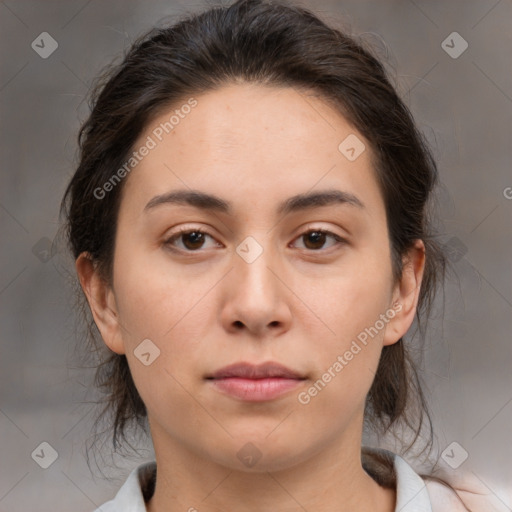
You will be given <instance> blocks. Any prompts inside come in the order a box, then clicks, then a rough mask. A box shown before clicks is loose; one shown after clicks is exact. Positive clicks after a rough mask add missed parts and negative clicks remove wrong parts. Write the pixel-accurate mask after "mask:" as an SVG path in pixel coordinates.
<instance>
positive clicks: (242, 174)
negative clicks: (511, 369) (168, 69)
mask: <svg viewBox="0 0 512 512" xmlns="http://www.w3.org/2000/svg"><path fill="white" fill-rule="evenodd" d="M196 99H197V101H198V104H197V106H196V107H195V108H194V109H193V110H192V111H191V113H190V114H188V115H187V116H186V117H185V118H184V119H182V120H180V123H179V124H178V125H176V126H175V128H174V129H173V131H171V132H170V133H169V134H168V135H166V136H165V138H164V139H163V141H162V142H160V143H159V144H158V145H157V147H156V148H154V149H152V150H151V151H150V152H149V154H148V155H147V156H145V157H144V159H143V160H142V161H141V162H140V163H139V164H138V165H137V167H136V168H135V169H134V170H133V171H132V172H131V174H130V175H129V176H128V178H126V182H125V183H124V190H123V196H122V201H121V206H120V211H119V218H118V228H117V234H116V246H115V254H114V267H113V268H114V270H113V282H112V286H109V285H108V284H107V283H105V282H104V281H102V279H101V278H100V276H99V275H98V272H97V271H96V270H95V269H94V266H93V265H92V262H91V260H90V259H89V258H88V255H87V254H86V253H84V254H82V255H81V256H80V257H79V258H78V260H77V262H76V267H77V272H78V275H79V277H80V281H81V284H82V287H83V289H84V292H85V294H86V296H87V298H88V301H89V304H90V307H91V310H92V312H93V315H94V320H95V322H96V324H97V326H98V328H99V330H100V332H101V335H102V337H103V340H104V342H105V343H106V344H107V346H108V347H109V348H110V349H111V350H113V351H114V352H116V353H118V354H126V356H127V360H128V363H129V365H130V370H131V372H132V375H133V378H134V381H135V384H136V386H137V389H138V390H139V393H140V395H141V397H142V399H143V401H144V403H145V404H146V407H147V410H148V419H149V425H150V429H151V435H152V439H153V443H154V447H155V454H156V461H157V466H158V477H157V483H156V490H155V494H154V496H153V498H152V499H151V500H150V501H149V503H148V504H147V510H148V511H150V512H163V511H171V512H172V511H178V510H180V511H182V510H194V509H193V508H192V507H194V508H195V509H197V510H198V511H200V512H213V511H221V510H238V511H244V512H245V511H247V512H249V511H251V512H255V511H261V510H277V511H280V512H288V511H290V512H291V511H296V510H298V509H300V508H301V507H304V509H306V510H322V511H325V512H334V511H336V512H340V511H347V512H348V511H353V510H373V511H377V512H391V511H393V510H394V509H395V502H396V495H395V491H394V490H390V489H384V488H382V487H380V486H379V485H378V484H377V483H376V482H375V481H374V480H373V479H372V478H371V477H370V476H369V475H368V474H367V473H366V472H365V471H364V470H363V468H362V466H361V459H360V449H361V442H362V425H363V423H362V422H363V412H364V402H365V397H366V395H367V393H368V391H369V389H370V386H371V384H372V380H373V378H374V375H375V372H376V369H377V364H378V360H379V356H380V353H381V350H382V348H383V347H384V346H385V345H390V344H393V343H395V342H396V341H397V340H398V339H399V338H400V337H401V336H403V335H404V334H405V333H406V331H407V330H408V328H409V327H410V325H411V323H412V321H413V318H414V313H415V311H416V307H417V301H418V294H419V287H420V283H421V279H422V275H423V269H424V262H425V255H424V245H423V243H422V242H421V241H419V240H418V241H417V242H416V243H415V245H414V247H413V248H412V249H411V250H410V252H409V254H408V255H407V257H406V258H405V259H404V271H403V277H402V279H401V280H400V281H399V282H396V283H394V282H393V281H392V273H391V255H390V247H389V240H388V232H387V226H386V214H385V208H384V202H383V198H382V195H381V193H380V191H379V188H378V185H377V181H376V178H375V174H374V170H373V168H372V164H371V158H370V156H371V155H370V147H369V144H368V142H367V141H366V140H365V138H364V137H363V136H362V135H361V134H360V133H358V132H357V131H356V130H355V129H354V128H353V127H352V126H351V125H349V124H348V122H347V121H346V120H345V119H344V117H343V116H341V114H340V113H338V112H337V111H335V110H333V109H332V108H331V107H329V106H328V105H327V104H326V103H325V102H324V101H323V100H322V99H320V98H318V97H314V96H312V95H306V94H305V93H304V92H300V93H299V92H298V91H296V90H294V89H292V88H276V87H265V86H261V85H254V84H236V85H229V86H225V87H223V88H221V89H218V90H217V91H214V92H209V93H205V94H202V95H198V96H196ZM178 107H179V106H178ZM174 108H176V107H174ZM174 108H173V109H170V110H169V112H167V111H166V112H164V113H162V115H160V116H158V118H156V119H155V120H153V121H152V122H151V123H150V124H149V125H148V126H147V128H146V130H145V131H144V133H143V134H142V135H141V137H140V139H139V141H138V143H137V144H135V147H139V146H140V145H141V144H142V143H143V142H144V141H145V140H146V138H147V136H148V135H151V133H152V130H153V129H154V127H155V126H157V125H158V124H159V123H160V122H163V121H165V120H168V118H169V116H170V113H171V112H172V110H174ZM349 134H356V136H357V137H358V138H359V139H360V140H361V141H363V142H364V143H365V146H366V150H365V151H363V153H362V154H361V155H360V156H359V157H358V158H357V159H356V160H355V161H349V160H348V159H347V158H346V157H345V156H344V155H343V154H342V153H341V152H340V151H339V150H338V145H339V144H340V142H341V141H343V140H344V139H345V138H346V137H347V136H348V135H349ZM178 189H185V190H188V189H194V190H199V191H202V192H207V193H209V194H214V195H216V196H219V197H221V198H222V199H224V200H226V201H229V202H231V203H232V208H233V212H232V214H226V213H221V212H212V211H204V210H201V209H198V208H196V207H193V206H190V205H183V204H160V205H159V206H156V207H154V208H152V209H150V210H148V211H145V210H144V208H145V206H146V204H147V203H148V202H149V201H150V200H151V199H152V198H153V197H154V196H157V195H160V194H165V193H167V192H170V191H173V190H178ZM327 189H336V190H341V191H346V192H350V193H352V194H354V195H356V196H357V197H358V198H359V199H360V201H361V202H362V203H363V204H364V208H358V207H355V206H353V205H350V204H331V205H327V206H320V207H319V206H317V207H313V208H309V209H306V210H302V211H296V212H292V213H290V214H288V215H286V216H283V215H278V214H277V213H276V207H277V205H278V204H280V203H281V202H282V201H283V200H285V199H287V198H289V197H291V196H294V195H296V194H301V193H306V192H311V191H323V190H327ZM181 227H183V228H190V230H191V231H193V230H194V229H201V230H203V231H205V232H207V233H208V235H209V236H206V237H205V238H204V242H203V245H201V243H198V242H197V241H196V242H195V243H194V238H192V239H191V238H190V237H187V236H185V237H183V236H182V237H178V238H176V239H175V240H174V242H170V243H169V244H167V245H166V243H165V242H166V240H168V239H169V238H170V236H171V235H174V234H176V232H177V229H179V228H181ZM312 228H315V229H324V230H328V231H331V232H333V233H335V234H336V235H338V236H340V237H341V238H343V239H344V240H345V242H344V243H342V244H340V243H337V242H336V240H335V239H334V238H332V237H331V236H327V237H326V238H325V240H324V241H323V242H322V241H319V242H318V241H316V242H315V239H314V238H313V239H311V237H308V236H307V233H308V231H314V230H315V229H312ZM305 233H306V235H305ZM248 236H251V237H253V238H254V239H255V240H257V242H258V243H259V245H260V246H261V248H262V249H263V252H262V254H261V255H260V256H259V257H258V258H257V259H256V260H255V261H253V262H252V263H248V262H246V261H245V260H244V259H243V258H242V257H240V256H239V254H237V252H236V248H237V246H238V245H239V244H240V243H241V242H242V241H243V240H244V239H245V238H246V237H248ZM171 243H174V247H175V251H172V250H171V249H170V245H171ZM180 249H181V252H179V251H180ZM194 249H195V251H194ZM187 250H188V252H186V251H187ZM394 304H400V305H401V308H400V311H399V312H397V313H396V315H395V316H394V318H392V319H390V320H389V321H388V322H387V323H386V325H385V328H384V329H381V330H380V331H379V332H378V335H376V336H375V337H373V338H372V339H370V341H369V343H368V344H367V345H366V346H365V347H364V348H363V349H362V350H361V351H360V352H359V353H358V354H357V355H356V356H354V358H353V359H352V360H351V361H350V362H349V363H348V364H347V365H346V366H345V367H344V368H343V370H342V371H341V372H339V373H338V374H337V375H336V377H335V378H332V380H331V381H330V382H329V383H328V384H327V385H326V386H325V387H324V388H323V389H322V390H321V392H319V393H318V394H317V395H316V396H314V397H312V398H311V401H310V402H309V403H308V404H307V405H303V404H301V403H299V401H298V398H297V396H298V393H299V392H301V391H304V390H307V389H309V388H310V387H311V385H312V384H313V383H314V382H315V381H317V380H318V379H319V378H321V376H322V374H324V373H325V371H326V370H327V369H328V368H329V367H332V365H333V363H334V362H335V361H336V359H337V357H338V355H342V354H344V353H345V351H346V350H347V349H349V348H350V345H351V342H352V341H353V340H355V339H356V337H357V335H358V334H359V333H361V332H362V331H364V329H365V328H367V327H369V326H373V325H374V324H375V322H376V320H377V319H378V318H379V315H381V314H384V313H385V312H386V311H387V310H388V309H390V308H392V307H393V305H394ZM148 338H149V339H150V340H151V341H152V342H153V343H154V344H155V345H156V346H157V347H158V348H159V350H160V356H159V357H158V358H156V359H155V360H154V362H152V363H151V364H150V365H148V366H146V365H144V364H142V363H141V362H140V360H139V359H138V358H137V357H136V356H135V355H134V350H135V349H136V348H137V346H138V345H139V344H140V343H141V342H142V340H144V339H148ZM239 361H247V362H252V363H254V364H257V363H260V362H265V361H277V362H280V363H281V364H283V365H285V366H287V367H288V368H291V369H293V370H295V371H298V372H299V373H301V374H302V375H303V376H305V377H306V380H304V381H303V382H302V383H301V384H300V385H299V387H297V388H296V389H294V390H292V391H291V392H288V393H286V394H285V395H283V396H281V397H279V398H277V399H274V400H271V401H267V402H261V403H250V402H245V401H243V400H240V399H236V398H233V397H231V396H227V395H225V394H222V393H220V392H219V391H217V390H216V389H214V387H213V386H212V385H211V382H209V381H207V380H205V376H206V375H208V374H211V373H212V372H213V371H215V370H218V369H220V368H222V367H224V366H226V365H228V364H231V363H234V362H239ZM249 442H250V443H253V444H254V445H255V446H256V447H257V449H258V450H259V452H260V453H261V458H260V460H259V461H258V462H257V463H256V464H255V465H254V466H253V467H246V466H245V465H244V464H242V463H241V461H240V460H239V458H238V457H237V452H239V450H240V449H241V448H242V447H243V446H244V445H246V443H249Z"/></svg>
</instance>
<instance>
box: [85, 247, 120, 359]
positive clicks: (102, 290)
mask: <svg viewBox="0 0 512 512" xmlns="http://www.w3.org/2000/svg"><path fill="white" fill-rule="evenodd" d="M75 268H76V271H77V274H78V278H79V280H80V285H81V286H82V290H83V291H84V293H85V296H86V297H87V302H88V303H89V307H90V308H91V312H92V316H93V318H94V323H95V324H96V326H97V327H98V329H99V331H100V333H101V337H102V338H103V341H104V342H105V345H107V347H108V348H110V350H112V351H113V352H116V353H117V354H124V353H125V349H124V343H123V339H122V336H121V325H120V324H119V318H118V314H117V306H116V302H115V297H114V292H113V290H112V288H111V286H109V285H108V284H107V283H106V282H105V280H104V279H102V278H101V276H100V274H99V271H98V269H97V265H96V264H95V262H94V261H93V260H92V258H91V256H90V254H89V253H86V252H83V253H82V254H80V256H78V258H77V260H76V262H75Z"/></svg>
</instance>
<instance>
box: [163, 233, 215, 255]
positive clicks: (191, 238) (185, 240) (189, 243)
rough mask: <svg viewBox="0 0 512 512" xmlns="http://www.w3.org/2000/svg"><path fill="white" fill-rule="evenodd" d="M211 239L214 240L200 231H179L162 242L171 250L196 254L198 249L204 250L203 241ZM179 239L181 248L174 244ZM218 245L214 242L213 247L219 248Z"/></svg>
mask: <svg viewBox="0 0 512 512" xmlns="http://www.w3.org/2000/svg"><path fill="white" fill-rule="evenodd" d="M207 237H208V238H211V239H212V240H215V239H214V238H213V237H212V236H211V235H209V234H208V233H206V232H205V231H202V230H200V229H186V228H185V229H181V230H180V231H179V232H178V233H175V234H173V235H172V236H170V237H169V238H167V239H166V240H165V242H164V244H165V245H167V246H171V248H177V249H179V250H181V251H185V252H194V251H195V252H197V250H198V249H204V248H205V247H204V245H205V240H206V239H207ZM180 239H181V247H179V246H177V245H176V244H175V242H176V241H179V240H180ZM219 245H220V244H219V243H218V242H215V243H214V244H213V247H219Z"/></svg>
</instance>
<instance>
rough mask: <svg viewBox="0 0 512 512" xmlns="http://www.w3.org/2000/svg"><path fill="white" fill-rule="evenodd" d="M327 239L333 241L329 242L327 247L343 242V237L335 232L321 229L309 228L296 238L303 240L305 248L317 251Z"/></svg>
mask: <svg viewBox="0 0 512 512" xmlns="http://www.w3.org/2000/svg"><path fill="white" fill-rule="evenodd" d="M329 239H331V240H334V243H331V245H330V246H329V247H333V246H335V245H339V244H341V243H344V242H345V240H343V238H341V237H339V236H338V235H336V234H335V233H332V232H331V231H326V230H323V229H312V230H309V231H307V232H306V233H303V234H302V235H300V236H299V238H298V240H303V242H304V248H305V249H309V250H312V251H318V250H319V249H322V248H325V247H324V245H325V243H326V241H327V240H329ZM329 247H327V248H329Z"/></svg>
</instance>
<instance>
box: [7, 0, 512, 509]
mask: <svg viewBox="0 0 512 512" xmlns="http://www.w3.org/2000/svg"><path fill="white" fill-rule="evenodd" d="M301 4H302V5H304V6H306V7H309V8H311V9H313V10H315V11H316V12H317V13H318V14H320V16H321V17H322V18H323V19H324V20H325V21H327V22H329V23H332V24H335V25H337V26H338V27H341V28H345V29H348V30H349V31H351V32H353V33H354V34H356V35H360V36H361V37H362V38H363V39H364V40H365V41H367V42H368V43H369V44H373V45H375V47H376V51H377V53H378V54H380V55H381V56H382V58H384V59H386V60H387V63H388V64H387V65H388V68H389V69H390V72H391V77H392V79H393V81H394V83H395V85H396V87H397V88H398V91H399V93H400V95H401V96H402V98H403V99H404V101H405V102H406V104H407V105H408V106H409V108H410V109H411V111H412V112H413V114H414V116H415V118H416V121H417V123H418V125H419V127H420V129H421V130H422V131H423V132H424V133H425V135H426V137H427V138H428V140H429V141H430V143H431V144H432V146H433V149H434V154H435V156H436V158H437V160H438V164H439V170H440V175H441V181H442V187H441V189H440V191H439V195H438V204H437V207H436V210H437V214H438V217H439V221H440V222H439V231H440V235H441V240H442V242H443V244H444V245H445V247H446V248H447V250H448V253H449V256H450V262H451V266H452V272H451V274H450V275H449V278H448V280H447V283H446V286H445V290H444V296H443V294H441V296H440V298H439V300H438V301H437V303H436V312H435V314H434V317H433V318H432V321H431V324H430V326H429V328H430V330H429V333H428V336H427V340H426V343H425V348H426V351H425V353H424V356H423V359H422V361H423V362H422V370H421V376H422V378H423V379H424V381H425V382H426V383H427V386H428V393H427V394H428V398H429V401H430V403H431V408H432V411H433V419H434V427H435V433H436V450H437V455H435V456H434V460H435V461H437V467H438V468H440V469H441V470H442V471H444V473H445V474H446V475H448V476H449V477H450V478H452V479H453V481H457V480H458V479H460V480H461V481H469V480H471V482H473V483H476V484H478V485H479V486H480V489H481V490H483V491H482V492H485V493H488V494H489V510H497V511H500V512H501V511H510V510H512V464H511V460H512V442H511V441H510V425H511V423H512V371H511V368H512V364H511V363H512V343H511V330H512V322H511V318H512V270H511V269H512V264H511V255H512V254H511V252H512V251H511V248H512V222H511V219H512V172H511V169H512V165H511V164H512V158H511V156H512V150H511V148H512V59H511V58H510V56H511V55H512V30H510V27H511V26H512V3H511V2H510V1H509V0H479V1H476V0H471V1H467V0H452V1H450V2H446V1H442V0H428V1H422V0H415V1H413V0H395V1H392V0H384V1H377V0H373V1H361V0H346V1H345V0H344V1H327V0H316V1H313V0H309V1H303V2H301ZM208 5H213V2H209V3H205V2H196V1H191V2H185V1H181V2H178V1H175V0H167V1H163V0H155V1H152V2H143V1H142V0H110V1H108V2H106V1H103V2H100V1H98V0H68V1H63V0H62V1H55V0H53V1H52V0H46V1H44V2H40V1H39V2H38V1H35V0H32V1H28V0H5V1H0V55H1V61H0V62H1V66H0V115H1V124H0V233H1V240H2V251H1V257H0V265H1V270H0V315H1V320H0V354H1V357H0V512H21V511H28V510H36V509H37V510H38V511H40V512H46V511H48V512H49V511H52V512H60V511H65V510H73V511H74V512H82V511H83V512H86V511H91V510H93V509H94V508H96V507H97V506H99V505H100V504H102V503H103V502H105V501H106V500H108V499H110V498H112V497H113V496H114V494H115V493H116V492H117V490H118V488H119V487H120V485H121V484H122V483H123V481H124V479H125V478H126V476H127V474H128V473H129V471H130V470H131V469H132V468H134V467H135V466H137V465H138V464H140V463H141V462H143V461H144V460H149V459H152V448H151V445H150V443H149V442H148V441H145V442H143V441H140V440H139V441H137V443H138V446H139V447H140V448H141V450H140V453H139V455H138V456H135V455H134V456H132V457H127V458H122V457H117V458H115V457H114V458H113V459H112V458H111V457H109V451H110V445H109V444H108V441H107V443H106V444H105V447H104V448H103V453H100V455H104V457H105V460H101V459H100V460H98V461H96V462H95V461H94V460H92V461H90V462H91V464H90V468H89V466H88V464H87V460H86V456H85V448H84V446H85V443H86V441H87V440H88V439H89V438H90V434H91V427H92V422H93V419H94V411H95V409H94V404H93V403H92V402H93V400H94V399H95V398H96V395H95V394H94V390H93V389H92V377H93V370H92V369H91V368H88V367H87V362H85V363H80V360H79V358H77V354H78V353H79V352H78V351H77V345H78V343H79V342H80V340H81V338H80V336H79V335H78V334H77V330H79V326H78V327H77V319H78V314H77V312H76V311H75V310H74V308H73V304H74V299H75V295H74V290H73V288H72V282H71V281H70V278H69V275H68V273H69V271H70V270H71V271H72V270H73V267H72V261H71V260H70V258H69V256H67V255H66V254H65V252H64V249H63V247H62V245H61V244H60V242H59V241H58V239H56V235H57V232H58V228H59V216H58V209H59V203H60V199H61V197H62V194H63V192H64V189H65V186H66V184H67V182H68V180H69V179H70V177H71V175H72V173H73V169H74V165H75V164H76V149H77V148H76V136H77V131H78V128H79V126H80V123H81V122H82V121H83V120H84V119H85V117H86V115H87V112H88V106H87V101H86V97H87V94H88V91H89V89H90V86H91V83H92V81H93V79H94V77H96V76H97V74H98V73H99V72H100V71H101V70H102V68H103V67H104V66H106V65H107V64H108V63H110V62H111V61H112V60H113V59H115V58H118V59H119V58H120V56H121V55H122V52H123V51H124V50H126V49H127V48H128V47H129V46H130V44H131V42H133V40H134V39H135V38H136V37H137V36H139V35H141V34H142V33H144V32H145V31H146V30H148V29H149V28H150V27H151V26H152V25H154V24H155V23H158V22H159V21H160V20H161V18H163V17H169V21H173V20H174V19H176V17H180V16H183V15H185V14H187V13H191V12H197V11H200V10H203V9H204V8H205V7H207V6H208ZM107 439H108V438H107ZM367 442H368V443H371V442H373V441H372V440H371V438H369V439H368V440H367ZM384 443H389V446H392V442H391V441H386V440H384ZM410 462H411V463H412V464H413V465H415V466H416V467H417V465H416V463H415V460H414V459H410Z"/></svg>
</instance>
